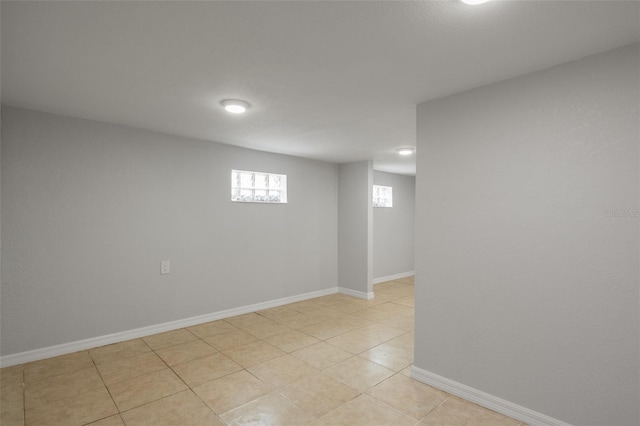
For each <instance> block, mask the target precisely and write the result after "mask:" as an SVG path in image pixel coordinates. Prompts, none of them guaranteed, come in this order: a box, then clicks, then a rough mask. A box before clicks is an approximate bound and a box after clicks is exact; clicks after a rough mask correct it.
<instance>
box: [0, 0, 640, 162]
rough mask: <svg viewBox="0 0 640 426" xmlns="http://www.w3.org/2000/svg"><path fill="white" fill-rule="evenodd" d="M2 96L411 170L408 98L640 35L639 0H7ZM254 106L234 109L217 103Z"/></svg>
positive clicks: (412, 101) (51, 108)
mask: <svg viewBox="0 0 640 426" xmlns="http://www.w3.org/2000/svg"><path fill="white" fill-rule="evenodd" d="M1 14H2V26H1V37H2V40H1V43H2V44H1V49H2V50H1V60H2V62H1V73H2V74H1V75H2V102H3V103H4V104H8V105H14V106H20V107H25V108H32V109H37V110H42V111H48V112H53V113H58V114H64V115H69V116H75V117H82V118H89V119H95V120H101V121H106V122H112V123H118V124H124V125H131V126H136V127H141V128H145V129H151V130H157V131H161V132H165V133H171V134H176V135H182V136H188V137H194V138H199V139H205V140H210V141H216V142H222V143H226V144H232V145H238V146H243V147H248V148H253V149H259V150H264V151H271V152H277V153H284V154H291V155H296V156H302V157H308V158H314V159H319V160H325V161H331V162H348V161H358V160H366V159H373V160H374V164H375V168H376V169H378V170H386V171H391V172H397V173H406V174H412V173H415V161H414V158H412V157H411V158H408V159H400V158H399V157H398V156H397V155H396V154H395V152H394V150H395V148H397V147H400V146H405V145H415V106H416V104H418V103H421V102H424V101H426V100H429V99H434V98H438V97H441V96H445V95H448V94H451V93H455V92H460V91H463V90H466V89H470V88H474V87H477V86H481V85H486V84H489V83H492V82H496V81H499V80H503V79H506V78H510V77H513V76H517V75H521V74H525V73H528V72H531V71H534V70H538V69H542V68H546V67H549V66H552V65H555V64H559V63H563V62H567V61H570V60H574V59H578V58H581V57H584V56H587V55H590V54H594V53H597V52H601V51H604V50H608V49H611V48H614V47H618V46H622V45H625V44H629V43H632V42H636V41H639V40H640V2H638V1H631V2H621V1H518V0H514V1H494V2H490V3H487V4H484V5H481V6H473V7H472V6H467V5H464V4H462V3H460V2H459V1H458V0H444V1H410V2H404V1H388V2H365V1H356V2H346V1H345V2H343V1H321V2H311V1H298V2H294V1H286V2H285V1H283V2H267V1H259V2H244V1H230V2H180V1H174V2H153V1H146V2H107V1H104V2H100V1H90V2H50V1H42V2H24V1H18V2H7V1H3V2H2V3H1ZM225 98H241V99H245V100H247V101H249V102H250V103H251V104H253V107H252V108H251V109H250V111H249V113H247V114H245V115H244V116H230V115H229V114H228V113H226V112H224V111H223V110H222V109H221V108H220V106H219V102H220V101H221V100H222V99H225Z"/></svg>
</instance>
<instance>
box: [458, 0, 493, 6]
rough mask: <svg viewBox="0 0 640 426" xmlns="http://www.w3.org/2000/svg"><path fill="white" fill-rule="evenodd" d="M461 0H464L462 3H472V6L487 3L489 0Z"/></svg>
mask: <svg viewBox="0 0 640 426" xmlns="http://www.w3.org/2000/svg"><path fill="white" fill-rule="evenodd" d="M460 1H462V3H464V4H470V5H472V6H475V5H477V4H482V3H486V2H488V1H489V0H460Z"/></svg>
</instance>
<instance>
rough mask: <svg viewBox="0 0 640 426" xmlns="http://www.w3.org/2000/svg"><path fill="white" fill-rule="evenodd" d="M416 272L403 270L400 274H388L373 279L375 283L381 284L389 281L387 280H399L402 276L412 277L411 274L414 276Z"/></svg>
mask: <svg viewBox="0 0 640 426" xmlns="http://www.w3.org/2000/svg"><path fill="white" fill-rule="evenodd" d="M415 274H416V273H415V271H409V272H401V273H399V274H394V275H387V276H386V277H379V278H374V279H373V283H374V284H380V283H384V282H387V281H393V280H398V279H400V278H406V277H411V276H413V275H415Z"/></svg>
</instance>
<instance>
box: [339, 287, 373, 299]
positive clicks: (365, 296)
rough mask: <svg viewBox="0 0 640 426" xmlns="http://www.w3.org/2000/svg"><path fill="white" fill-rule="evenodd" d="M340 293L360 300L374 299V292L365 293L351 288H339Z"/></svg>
mask: <svg viewBox="0 0 640 426" xmlns="http://www.w3.org/2000/svg"><path fill="white" fill-rule="evenodd" d="M338 293H340V294H346V295H347V296H353V297H357V298H358V299H364V300H371V299H373V298H374V294H373V292H372V291H371V292H369V293H365V292H364V291H358V290H351V289H350V288H345V287H338Z"/></svg>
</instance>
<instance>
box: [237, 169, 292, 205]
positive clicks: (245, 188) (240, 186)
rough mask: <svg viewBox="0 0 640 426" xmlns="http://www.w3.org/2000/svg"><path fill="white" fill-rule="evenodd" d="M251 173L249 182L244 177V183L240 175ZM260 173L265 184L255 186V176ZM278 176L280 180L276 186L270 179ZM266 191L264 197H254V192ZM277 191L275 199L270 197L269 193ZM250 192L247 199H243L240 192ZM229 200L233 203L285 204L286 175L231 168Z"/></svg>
mask: <svg viewBox="0 0 640 426" xmlns="http://www.w3.org/2000/svg"><path fill="white" fill-rule="evenodd" d="M237 174H244V175H245V177H246V175H251V177H250V179H248V180H249V182H247V179H245V181H244V183H243V182H242V179H241V177H240V175H237ZM257 175H262V176H264V177H265V181H266V184H265V186H264V187H257V186H256V176H257ZM275 178H278V179H279V180H280V186H279V187H276V186H275V185H274V184H273V183H272V180H274V179H275ZM258 191H261V192H266V199H256V192H258ZM275 192H278V193H279V197H278V198H277V199H275V198H271V196H270V195H271V193H275ZM243 193H244V194H245V195H246V194H248V193H250V198H249V199H243V198H242V194H243ZM231 201H233V202H235V203H260V204H287V175H283V174H277V173H269V172H256V171H251V170H235V169H233V170H231Z"/></svg>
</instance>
